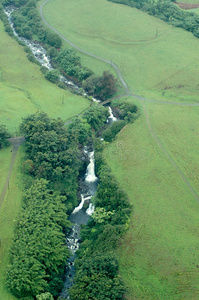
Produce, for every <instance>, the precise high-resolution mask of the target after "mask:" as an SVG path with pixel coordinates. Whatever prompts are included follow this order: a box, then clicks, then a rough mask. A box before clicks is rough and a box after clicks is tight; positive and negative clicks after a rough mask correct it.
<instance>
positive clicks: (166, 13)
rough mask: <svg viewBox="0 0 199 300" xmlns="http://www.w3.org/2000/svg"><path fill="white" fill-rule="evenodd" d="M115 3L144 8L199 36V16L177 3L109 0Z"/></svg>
mask: <svg viewBox="0 0 199 300" xmlns="http://www.w3.org/2000/svg"><path fill="white" fill-rule="evenodd" d="M108 1H111V2H115V3H121V4H125V5H128V6H131V7H136V8H138V9H142V10H143V11H145V12H147V13H149V14H150V15H152V16H155V17H157V18H160V19H161V20H163V21H165V22H167V23H169V24H171V25H173V26H176V27H181V28H184V29H185V30H187V31H190V32H192V33H193V34H194V35H195V36H196V37H199V30H198V25H199V16H198V15H197V14H195V13H194V12H188V11H185V10H182V9H180V8H179V7H178V6H177V5H175V4H174V3H172V2H175V1H168V0H164V1H162V0H158V1H152V0H142V1H140V0H108Z"/></svg>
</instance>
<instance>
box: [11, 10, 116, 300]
mask: <svg viewBox="0 0 199 300" xmlns="http://www.w3.org/2000/svg"><path fill="white" fill-rule="evenodd" d="M15 9H16V8H15V7H6V8H5V14H6V15H7V17H8V21H9V23H10V26H11V28H12V30H13V33H14V35H15V36H16V37H17V38H18V39H19V40H20V41H22V42H24V43H25V44H26V45H27V46H28V47H29V48H30V49H31V51H32V53H33V55H34V57H35V58H36V60H37V61H38V62H39V63H40V64H41V65H42V66H44V67H46V68H47V69H48V70H52V69H53V67H52V65H51V61H50V57H49V56H48V55H47V53H46V50H45V49H44V48H43V47H42V45H41V44H40V43H39V42H37V41H32V40H28V39H26V38H24V37H20V36H19V35H18V34H17V32H16V31H15V28H14V25H13V22H12V17H11V13H12V12H13V11H14V10H15ZM60 81H62V82H64V83H65V84H66V85H67V86H73V88H74V89H76V90H79V87H78V86H77V85H75V84H74V83H73V82H71V81H68V80H67V79H66V78H65V77H64V76H60ZM84 96H87V94H86V93H85V92H84ZM93 101H94V102H98V103H99V102H100V100H98V99H95V98H93ZM109 114H110V115H109V117H108V119H107V123H108V124H112V123H113V122H114V121H116V120H117V119H116V118H115V117H114V115H113V112H112V109H111V107H109ZM84 154H85V155H87V156H88V158H89V164H88V166H87V169H86V173H85V176H84V180H83V183H82V184H81V186H80V193H81V201H80V203H79V205H78V206H77V207H75V208H74V210H73V212H72V213H71V215H70V217H69V220H70V221H71V223H73V224H74V225H73V226H72V227H71V232H70V234H69V235H68V236H67V237H66V245H67V247H68V248H69V249H70V251H71V256H70V257H69V259H68V261H67V265H66V272H65V280H64V288H63V290H62V292H61V294H60V297H61V298H62V299H69V295H68V289H69V288H70V287H71V286H72V285H73V283H74V275H75V267H74V261H75V258H76V251H77V250H78V249H79V246H80V228H81V225H82V224H85V225H86V224H87V223H88V220H89V218H90V217H91V216H92V214H93V213H94V205H93V203H92V202H91V200H92V197H93V196H94V195H95V192H96V190H97V182H98V178H97V177H96V175H95V159H94V150H93V149H88V148H87V147H84ZM84 204H86V205H87V206H88V208H87V209H86V210H85V209H84Z"/></svg>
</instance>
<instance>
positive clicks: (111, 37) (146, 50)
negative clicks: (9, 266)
mask: <svg viewBox="0 0 199 300" xmlns="http://www.w3.org/2000/svg"><path fill="white" fill-rule="evenodd" d="M43 11H44V16H45V18H46V20H47V21H48V22H49V23H50V24H51V25H52V26H54V27H55V28H56V29H57V30H58V31H59V32H60V33H61V34H62V35H64V36H66V37H67V38H68V39H69V40H71V41H72V42H73V43H74V44H76V45H78V46H79V47H81V48H83V49H85V50H87V51H89V52H91V53H94V54H96V55H98V56H101V57H103V58H107V59H109V60H110V61H114V62H115V63H116V64H117V65H118V66H119V67H120V69H121V71H122V74H123V75H124V78H125V80H126V82H127V84H128V86H129V88H130V90H131V91H132V92H135V93H139V94H142V95H145V96H147V97H149V98H151V97H153V98H156V99H163V98H167V99H169V100H171V101H173V100H175V99H177V100H178V101H179V100H180V101H187V99H189V100H190V101H192V102H194V101H197V95H198V89H199V86H198V83H199V82H198V77H197V74H198V72H199V64H198V59H197V49H198V46H199V39H197V38H195V37H194V36H193V35H192V34H191V33H189V32H186V31H185V30H182V29H179V28H175V27H173V26H170V25H168V24H166V23H165V22H163V21H161V20H158V19H156V18H154V17H152V16H149V15H147V14H145V13H143V12H141V11H139V10H137V9H134V8H130V7H128V6H125V5H120V4H115V3H112V2H108V1H106V0H100V1H99V0H78V1H73V0H67V1H64V0H51V1H49V2H48V3H47V4H46V5H45V6H44V9H43ZM66 16H67V17H66ZM156 34H157V36H156ZM84 57H85V60H86V62H87V64H88V65H89V66H92V68H94V67H95V64H96V60H95V59H93V58H88V57H86V56H84ZM88 61H90V63H88ZM98 65H99V63H98ZM97 69H99V68H98V66H97Z"/></svg>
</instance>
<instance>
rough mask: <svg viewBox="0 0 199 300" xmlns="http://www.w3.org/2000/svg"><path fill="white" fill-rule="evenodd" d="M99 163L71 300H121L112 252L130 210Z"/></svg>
mask: <svg viewBox="0 0 199 300" xmlns="http://www.w3.org/2000/svg"><path fill="white" fill-rule="evenodd" d="M97 160H98V159H97ZM98 162H99V160H98ZM100 162H101V163H100V165H101V167H99V166H98V169H100V171H98V176H99V177H100V183H99V185H98V189H97V193H96V197H95V201H94V202H95V213H94V215H93V219H92V220H91V221H90V222H89V224H88V225H87V226H85V227H83V228H82V231H81V238H82V240H83V243H82V244H81V248H80V250H79V252H78V259H77V260H76V263H75V267H76V276H75V284H74V286H73V287H72V288H71V289H70V291H69V293H70V296H71V299H72V300H79V299H82V300H83V299H96V300H100V299H107V300H108V299H113V300H115V299H118V300H121V299H122V298H123V294H124V292H125V288H124V285H123V283H122V281H121V278H120V277H119V276H118V262H117V259H116V257H115V256H114V255H113V252H114V250H115V248H116V247H117V244H118V241H119V238H120V237H121V235H122V234H123V233H124V230H125V227H126V224H127V223H128V219H129V216H130V212H131V209H130V205H129V202H128V199H127V196H126V194H125V193H124V192H123V191H121V190H120V188H119V187H118V184H117V183H116V181H115V179H114V178H113V176H112V175H111V174H110V170H109V169H108V168H107V167H106V166H105V165H104V163H103V160H102V159H101V161H100Z"/></svg>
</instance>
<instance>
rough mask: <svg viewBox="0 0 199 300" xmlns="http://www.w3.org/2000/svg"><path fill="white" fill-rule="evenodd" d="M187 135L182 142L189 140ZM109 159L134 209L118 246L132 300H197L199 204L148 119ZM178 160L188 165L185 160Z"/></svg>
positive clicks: (130, 129) (124, 136) (130, 130)
mask: <svg viewBox="0 0 199 300" xmlns="http://www.w3.org/2000/svg"><path fill="white" fill-rule="evenodd" d="M154 108H155V107H154V106H151V107H150V108H149V109H150V110H151V111H152V110H153V109H154ZM159 108H160V107H159ZM159 108H158V109H159ZM143 114H144V113H143ZM161 116H162V115H161ZM159 118H160V117H159ZM158 121H159V126H158V127H157V128H155V130H157V129H158V130H157V132H158V134H160V128H161V129H162V130H164V127H163V126H164V123H163V122H161V120H160V119H157V122H158ZM194 124H195V125H196V123H194ZM161 125H162V126H161ZM187 127H189V126H187ZM176 128H177V126H174V125H173V124H172V126H171V128H169V126H167V129H166V130H167V131H169V133H170V139H171V140H172V141H173V142H175V143H176V144H177V143H178V142H179V141H180V138H179V139H175V134H176V136H177V132H176V131H174V132H173V130H175V129H176ZM183 128H184V127H183ZM166 130H165V131H164V133H165V132H166ZM187 130H188V128H187ZM184 134H185V135H183V136H181V139H185V138H186V132H185V133H184ZM166 136H167V137H169V134H168V135H166ZM171 137H173V139H172V138H171ZM161 139H163V134H162V135H161ZM164 141H167V140H166V138H165V140H164ZM176 144H175V146H176ZM184 144H186V143H185V142H184ZM192 145H193V144H192ZM169 146H170V144H169ZM181 147H183V144H181ZM167 148H168V149H169V147H168V145H167ZM187 148H188V146H187V145H186V149H185V150H184V151H186V150H187ZM174 149H175V150H176V152H177V150H178V149H179V148H178V147H177V146H176V147H173V148H172V150H174ZM196 150H197V146H196V145H195V146H193V150H192V151H193V152H194V151H195V154H196V153H197V152H196ZM171 153H172V154H173V152H172V151H171ZM178 155H179V154H178ZM190 155H191V154H190ZM104 156H105V158H106V160H107V162H108V163H109V165H110V167H111V169H112V172H113V174H114V175H115V176H116V178H117V180H118V182H120V185H121V187H122V188H123V189H125V191H126V192H127V194H128V196H129V199H130V201H131V203H132V204H133V207H134V209H133V214H132V219H131V223H130V227H129V230H128V232H127V234H126V235H125V237H124V239H123V240H122V241H121V245H120V247H119V248H118V257H119V260H120V272H121V275H122V276H123V278H124V279H125V282H126V284H127V286H128V288H129V291H128V294H127V299H130V300H133V299H151V300H152V299H197V298H198V289H199V279H198V275H199V271H198V258H197V257H198V247H199V241H198V234H199V229H198V214H199V205H198V202H197V200H196V199H195V198H194V197H193V195H192V194H191V193H190V191H189V189H188V188H187V186H186V185H185V183H184V182H183V180H182V178H181V177H180V175H179V174H178V173H177V171H176V170H175V169H174V168H173V166H172V165H171V163H170V162H169V161H168V159H167V158H165V156H164V154H163V152H162V150H161V149H160V147H159V146H158V145H157V144H156V143H155V141H154V140H153V138H152V136H151V134H150V133H149V129H148V127H147V124H146V121H145V119H144V116H143V115H142V117H141V118H140V119H139V120H138V121H136V123H135V124H132V125H129V126H127V127H125V128H124V129H123V130H122V132H121V133H120V134H119V137H118V139H117V140H116V142H114V143H112V144H111V145H109V147H108V148H107V149H106V150H105V153H104ZM173 157H174V159H176V161H177V162H178V165H180V166H181V167H184V165H183V163H182V161H179V160H178V158H179V156H177V155H176V156H175V155H173ZM193 159H194V156H193ZM181 160H182V159H181ZM185 165H186V164H185ZM187 167H188V165H187ZM194 171H195V170H194V169H193V170H192V175H196V173H195V172H194Z"/></svg>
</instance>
